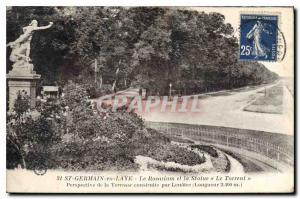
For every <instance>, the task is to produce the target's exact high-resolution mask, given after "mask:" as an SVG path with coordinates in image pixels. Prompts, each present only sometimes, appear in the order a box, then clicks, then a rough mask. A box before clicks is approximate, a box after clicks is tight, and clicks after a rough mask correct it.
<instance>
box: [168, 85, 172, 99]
mask: <svg viewBox="0 0 300 199" xmlns="http://www.w3.org/2000/svg"><path fill="white" fill-rule="evenodd" d="M169 88H170V89H169V99H171V95H172V83H170V84H169Z"/></svg>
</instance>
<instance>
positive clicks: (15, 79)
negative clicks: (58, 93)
mask: <svg viewBox="0 0 300 199" xmlns="http://www.w3.org/2000/svg"><path fill="white" fill-rule="evenodd" d="M24 69H25V70H24ZM26 69H27V70H26ZM40 77H41V75H38V74H36V72H35V71H33V70H32V69H31V70H28V67H24V68H21V67H19V68H17V69H16V68H14V69H13V70H11V71H10V72H9V73H8V74H7V75H6V78H7V80H8V95H9V111H12V110H13V108H14V103H15V100H16V99H17V96H18V92H22V91H23V90H24V91H25V92H27V95H28V96H29V97H30V107H31V108H34V107H35V104H36V86H37V81H38V80H39V79H40Z"/></svg>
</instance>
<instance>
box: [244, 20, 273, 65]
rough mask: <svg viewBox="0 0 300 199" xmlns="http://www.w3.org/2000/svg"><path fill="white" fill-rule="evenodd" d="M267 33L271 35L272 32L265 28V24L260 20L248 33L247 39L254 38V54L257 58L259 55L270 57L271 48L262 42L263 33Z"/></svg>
mask: <svg viewBox="0 0 300 199" xmlns="http://www.w3.org/2000/svg"><path fill="white" fill-rule="evenodd" d="M263 33H266V34H268V35H271V34H272V33H271V32H270V31H268V30H267V29H265V27H264V24H263V23H262V22H261V21H260V20H258V21H257V22H256V23H255V25H254V26H253V28H252V29H251V30H250V31H249V32H248V33H247V39H249V40H253V51H252V54H253V55H254V56H255V59H257V58H258V57H265V58H266V59H267V58H268V53H269V52H270V49H269V48H267V47H266V46H265V45H264V44H263V42H262V34H263Z"/></svg>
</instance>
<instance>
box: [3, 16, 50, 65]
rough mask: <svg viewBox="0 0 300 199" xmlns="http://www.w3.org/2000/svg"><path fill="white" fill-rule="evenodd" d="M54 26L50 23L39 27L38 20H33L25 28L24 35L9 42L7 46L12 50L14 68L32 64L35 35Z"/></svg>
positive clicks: (11, 56)
mask: <svg viewBox="0 0 300 199" xmlns="http://www.w3.org/2000/svg"><path fill="white" fill-rule="evenodd" d="M52 25H53V22H50V23H49V25H47V26H40V27H38V22H37V20H32V21H31V23H30V24H29V25H28V26H25V27H23V33H24V34H22V35H21V36H20V37H19V38H18V39H16V40H15V41H13V42H9V43H8V44H7V46H9V47H11V48H12V51H11V54H10V57H9V59H10V61H12V62H13V63H14V64H13V68H14V67H17V66H20V65H24V64H29V63H30V61H31V59H30V43H31V40H32V36H33V33H34V32H35V31H37V30H45V29H48V28H50V27H51V26H52Z"/></svg>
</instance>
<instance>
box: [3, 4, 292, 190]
mask: <svg viewBox="0 0 300 199" xmlns="http://www.w3.org/2000/svg"><path fill="white" fill-rule="evenodd" d="M6 35H7V36H6V39H7V40H6V52H7V56H6V57H7V61H6V63H7V64H6V74H7V75H6V80H7V88H6V93H7V95H6V102H7V113H6V129H7V130H6V151H7V157H6V158H7V159H6V162H7V164H6V169H7V172H6V174H7V188H6V189H7V192H9V193H293V192H294V185H295V184H294V178H295V176H294V168H295V166H296V165H295V161H294V159H295V157H294V149H295V145H294V143H295V142H294V133H295V131H294V81H295V77H294V8H293V7H100V6H98V7H97V6H89V7H61V6H60V7H55V6H51V7H20V6H8V7H6Z"/></svg>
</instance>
